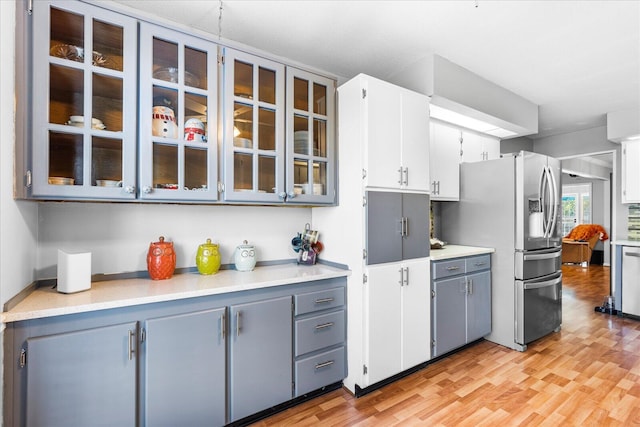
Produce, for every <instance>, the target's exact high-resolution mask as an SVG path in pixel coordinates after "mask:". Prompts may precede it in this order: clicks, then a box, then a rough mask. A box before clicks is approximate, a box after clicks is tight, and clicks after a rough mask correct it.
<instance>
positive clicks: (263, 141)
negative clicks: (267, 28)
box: [223, 48, 286, 203]
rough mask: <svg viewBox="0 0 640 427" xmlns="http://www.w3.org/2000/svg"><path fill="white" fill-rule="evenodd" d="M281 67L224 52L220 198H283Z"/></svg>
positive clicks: (254, 199)
mask: <svg viewBox="0 0 640 427" xmlns="http://www.w3.org/2000/svg"><path fill="white" fill-rule="evenodd" d="M284 70H285V69H284V65H282V64H279V63H276V62H273V61H269V60H266V59H263V58H260V57H258V56H254V55H249V54H246V53H243V52H239V51H235V50H233V49H228V48H227V49H225V52H224V77H223V81H224V83H223V84H224V111H223V121H224V168H225V172H224V199H225V201H241V202H242V201H246V202H264V203H273V202H278V201H284V200H285V199H286V190H285V182H284V179H285V176H284V155H285V154H284V135H285V133H284V132H285V129H284V115H285V107H284V102H285V96H284V93H285V92H284V91H285V74H284Z"/></svg>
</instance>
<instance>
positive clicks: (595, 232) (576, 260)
mask: <svg viewBox="0 0 640 427" xmlns="http://www.w3.org/2000/svg"><path fill="white" fill-rule="evenodd" d="M608 238H609V236H608V235H607V232H606V231H605V229H604V228H603V227H602V226H600V225H597V224H581V225H577V226H575V227H574V228H573V230H571V231H570V232H569V234H567V235H566V236H565V237H563V238H562V262H563V263H567V264H581V265H583V266H587V265H589V263H590V262H591V255H592V254H593V249H594V248H595V247H596V244H597V243H598V240H601V241H603V242H604V241H605V240H607V239H608Z"/></svg>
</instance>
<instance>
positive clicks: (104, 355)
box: [3, 277, 346, 427]
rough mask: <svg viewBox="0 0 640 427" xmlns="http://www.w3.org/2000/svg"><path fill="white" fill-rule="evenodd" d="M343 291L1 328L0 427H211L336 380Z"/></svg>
mask: <svg viewBox="0 0 640 427" xmlns="http://www.w3.org/2000/svg"><path fill="white" fill-rule="evenodd" d="M345 289H346V279H345V278H344V277H340V278H333V279H325V280H318V281H311V282H304V283H298V284H291V285H283V286H273V287H268V288H262V289H255V290H250V291H240V292H230V293H225V294H218V295H210V296H202V297H198V298H186V299H182V300H176V301H167V302H159V303H152V304H142V305H135V306H130V307H121V308H113V309H107V310H97V311H91V312H86V313H76V314H69V315H61V316H53V317H44V318H37V319H30V320H24V321H17V322H10V323H7V324H6V329H5V332H4V343H5V353H4V360H5V363H4V380H5V390H6V392H5V393H4V396H3V397H4V402H3V410H4V414H3V425H7V426H29V427H31V426H47V427H49V426H54V427H55V426H64V427H68V426H119V427H120V426H122V427H125V426H138V425H139V426H149V427H153V426H177V425H188V426H211V427H215V426H222V425H225V424H227V423H231V422H234V421H238V420H240V419H242V418H245V417H247V416H251V415H254V414H256V413H258V412H260V411H263V410H267V409H270V408H271V407H273V406H276V405H279V404H283V403H285V402H287V401H289V400H291V399H292V398H293V397H297V396H300V395H303V394H305V393H307V392H309V391H313V390H316V389H319V388H322V387H324V386H327V385H330V384H333V383H335V382H338V381H341V380H342V379H343V378H344V377H345V374H346V368H345V366H346V349H345V348H346V346H345V344H344V342H345V336H346V325H345V318H346V314H345V310H346V306H345ZM294 301H296V303H297V304H296V305H295V307H296V308H295V309H294ZM294 322H295V324H294ZM294 329H295V333H296V338H295V340H294V337H293V334H294ZM294 360H295V364H294ZM294 375H295V388H294Z"/></svg>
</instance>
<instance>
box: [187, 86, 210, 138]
mask: <svg viewBox="0 0 640 427" xmlns="http://www.w3.org/2000/svg"><path fill="white" fill-rule="evenodd" d="M184 120H185V122H184V139H185V141H189V142H202V143H205V142H207V140H208V135H207V126H206V123H207V97H206V96H202V95H196V94H193V93H185V94H184Z"/></svg>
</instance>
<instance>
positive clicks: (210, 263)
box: [196, 239, 220, 274]
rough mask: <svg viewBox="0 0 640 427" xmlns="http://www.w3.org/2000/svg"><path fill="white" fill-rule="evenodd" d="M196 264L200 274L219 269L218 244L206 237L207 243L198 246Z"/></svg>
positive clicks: (213, 272)
mask: <svg viewBox="0 0 640 427" xmlns="http://www.w3.org/2000/svg"><path fill="white" fill-rule="evenodd" d="M196 266H197V267H198V272H200V274H215V273H217V272H218V270H219V269H220V252H219V251H218V245H217V244H215V243H211V239H207V243H203V244H201V245H200V246H198V253H197V255H196Z"/></svg>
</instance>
